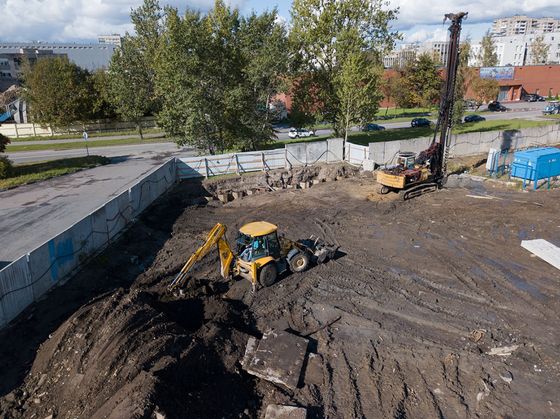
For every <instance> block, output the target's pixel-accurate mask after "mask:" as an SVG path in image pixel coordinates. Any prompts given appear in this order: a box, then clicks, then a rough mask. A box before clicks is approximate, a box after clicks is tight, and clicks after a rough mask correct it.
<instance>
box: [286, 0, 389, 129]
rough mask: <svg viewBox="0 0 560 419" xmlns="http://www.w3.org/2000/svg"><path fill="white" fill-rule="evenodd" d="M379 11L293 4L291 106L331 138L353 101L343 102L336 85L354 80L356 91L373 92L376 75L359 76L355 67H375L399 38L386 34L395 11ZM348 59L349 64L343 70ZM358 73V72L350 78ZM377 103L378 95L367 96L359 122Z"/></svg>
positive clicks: (357, 1)
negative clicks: (326, 128)
mask: <svg viewBox="0 0 560 419" xmlns="http://www.w3.org/2000/svg"><path fill="white" fill-rule="evenodd" d="M384 6H386V5H385V2H383V1H382V0H373V1H372V0H346V1H338V0H294V2H293V5H292V10H291V15H292V28H291V31H290V41H291V45H292V51H293V53H294V67H293V69H294V83H293V94H294V102H295V104H297V105H298V109H299V111H300V112H302V113H304V114H306V115H311V114H313V115H315V117H316V119H321V120H326V121H328V122H329V123H331V125H332V127H333V129H334V130H335V133H336V134H337V135H341V134H343V132H342V131H344V126H345V125H346V124H345V120H346V119H347V117H346V115H347V108H345V106H347V104H348V103H350V102H353V101H354V98H353V97H349V98H344V97H343V93H350V90H349V89H346V88H345V89H341V87H340V86H341V82H340V81H341V80H351V79H360V84H359V85H358V86H356V89H360V88H365V87H367V89H368V91H370V92H371V91H375V90H378V89H379V79H380V78H379V76H378V74H379V73H378V71H370V69H369V68H367V71H365V70H366V66H364V65H362V64H361V63H362V62H363V61H368V62H369V65H370V66H377V67H380V66H381V57H382V56H383V55H384V54H385V53H386V52H388V51H390V50H391V49H393V46H394V43H395V40H396V39H398V38H399V35H398V33H397V32H394V31H392V29H391V23H392V21H393V20H395V19H396V15H397V12H398V11H397V10H393V9H386V8H385V7H384ZM362 53H367V55H368V58H367V60H366V59H364V58H361V57H360V55H361V54H362ZM351 57H352V58H351ZM348 60H350V61H352V62H353V65H350V66H348V65H346V63H347V61H348ZM358 63H359V65H357V64H358ZM356 65H357V66H356ZM358 70H363V71H364V73H363V74H361V75H358V74H353V75H352V76H351V77H350V74H351V73H353V72H355V71H358ZM343 73H346V74H345V75H344V76H343ZM380 98H381V95H379V94H375V95H373V96H371V98H370V100H371V102H372V106H367V107H364V108H363V109H367V110H368V112H369V113H370V114H369V115H362V117H363V118H365V119H367V118H373V116H374V114H375V111H376V110H377V107H378V103H379V100H380Z"/></svg>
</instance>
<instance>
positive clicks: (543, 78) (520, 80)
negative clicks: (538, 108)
mask: <svg viewBox="0 0 560 419" xmlns="http://www.w3.org/2000/svg"><path fill="white" fill-rule="evenodd" d="M498 83H499V85H500V94H499V95H498V100H500V101H504V102H508V101H514V100H521V98H522V97H523V95H524V94H525V93H537V94H539V95H541V96H544V97H549V96H550V97H556V96H557V95H560V65H558V64H556V65H529V66H524V67H514V69H513V78H512V79H509V80H498Z"/></svg>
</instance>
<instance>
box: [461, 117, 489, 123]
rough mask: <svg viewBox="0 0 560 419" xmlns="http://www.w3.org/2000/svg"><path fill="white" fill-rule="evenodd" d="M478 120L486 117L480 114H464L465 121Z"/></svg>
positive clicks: (483, 119)
mask: <svg viewBox="0 0 560 419" xmlns="http://www.w3.org/2000/svg"><path fill="white" fill-rule="evenodd" d="M480 121H486V118H485V117H483V116H480V115H467V116H465V122H480Z"/></svg>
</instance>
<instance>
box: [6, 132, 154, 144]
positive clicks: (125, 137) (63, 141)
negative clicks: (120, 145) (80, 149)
mask: <svg viewBox="0 0 560 419" xmlns="http://www.w3.org/2000/svg"><path fill="white" fill-rule="evenodd" d="M45 138H48V137H45ZM131 138H138V139H139V138H140V135H138V134H129V135H112V136H107V137H89V139H88V143H90V142H95V141H108V140H128V139H131ZM144 138H148V139H149V138H165V133H164V132H155V133H151V134H144ZM79 142H84V140H83V139H82V138H65V139H59V140H33V141H21V140H17V141H12V142H11V145H37V144H45V145H46V144H66V143H79Z"/></svg>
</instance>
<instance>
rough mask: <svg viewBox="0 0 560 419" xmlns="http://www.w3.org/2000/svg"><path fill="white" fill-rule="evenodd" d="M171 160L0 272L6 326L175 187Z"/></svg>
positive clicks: (0, 313)
mask: <svg viewBox="0 0 560 419" xmlns="http://www.w3.org/2000/svg"><path fill="white" fill-rule="evenodd" d="M176 173H177V169H176V163H175V159H171V160H169V161H167V162H166V163H164V164H163V165H161V166H160V167H158V168H157V169H155V170H153V171H152V172H150V173H149V174H148V175H146V176H145V177H144V178H142V179H141V180H140V181H139V182H138V183H136V184H135V185H133V186H132V187H131V188H130V189H129V190H127V191H124V192H123V193H121V194H119V195H117V196H116V197H114V198H113V199H111V200H110V201H109V202H107V203H105V204H104V205H103V206H101V207H99V208H98V209H96V210H95V211H93V212H92V213H91V214H88V215H87V216H86V217H84V218H83V219H81V220H80V221H78V222H77V223H75V224H74V225H72V226H71V227H69V228H68V229H67V230H65V231H63V232H62V233H60V234H58V235H57V236H56V237H53V238H52V239H51V240H49V241H48V242H46V243H44V244H42V245H41V246H39V247H37V248H36V249H34V250H32V251H31V252H29V253H28V254H26V255H24V256H22V257H21V258H19V259H18V260H16V261H14V262H12V263H11V264H10V265H8V266H6V267H5V268H4V269H2V270H1V271H0V328H2V327H4V326H5V325H6V324H7V323H8V322H10V321H11V320H13V319H14V318H15V317H16V316H17V315H18V314H19V313H21V312H22V311H23V310H24V309H25V308H26V307H27V306H28V305H29V304H31V303H32V302H34V301H37V299H39V298H40V297H41V296H43V295H44V294H45V293H46V292H48V291H49V290H50V289H51V288H52V287H54V286H56V285H60V284H63V283H64V282H65V281H67V280H68V279H69V278H70V277H71V274H72V273H73V272H75V271H76V270H77V269H78V268H79V267H80V266H81V264H82V263H83V262H84V261H85V260H88V259H89V258H91V256H93V255H95V254H96V253H98V252H99V251H101V250H102V249H103V248H104V247H105V246H107V245H108V244H109V243H110V242H111V240H112V239H114V238H115V237H116V236H117V235H118V234H119V233H120V232H122V231H123V229H125V228H126V227H127V225H128V224H129V223H130V222H131V221H132V220H133V219H134V217H136V216H138V215H139V214H140V213H141V212H142V211H143V210H144V209H146V207H147V206H148V205H150V204H151V203H152V202H153V201H154V200H155V199H157V198H158V197H159V196H160V195H162V194H163V193H164V192H166V191H167V190H168V189H169V188H171V187H172V186H173V184H174V183H175V180H176Z"/></svg>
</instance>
